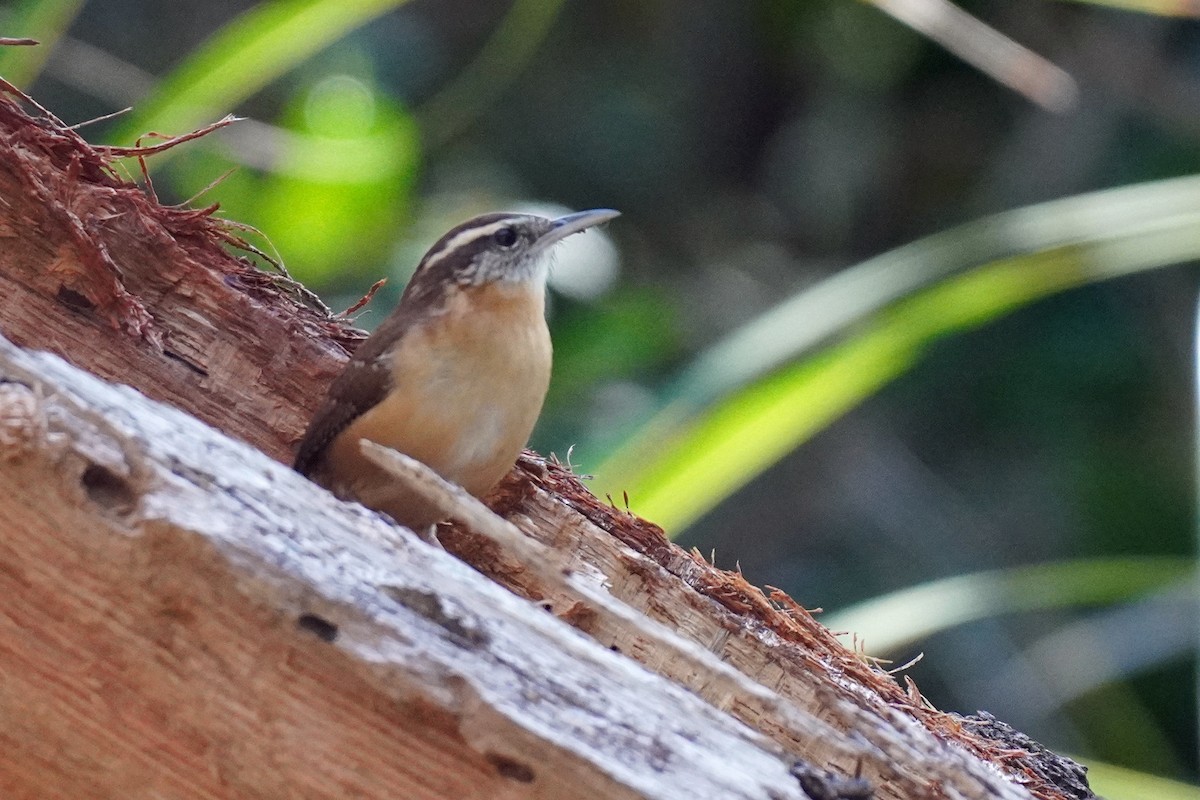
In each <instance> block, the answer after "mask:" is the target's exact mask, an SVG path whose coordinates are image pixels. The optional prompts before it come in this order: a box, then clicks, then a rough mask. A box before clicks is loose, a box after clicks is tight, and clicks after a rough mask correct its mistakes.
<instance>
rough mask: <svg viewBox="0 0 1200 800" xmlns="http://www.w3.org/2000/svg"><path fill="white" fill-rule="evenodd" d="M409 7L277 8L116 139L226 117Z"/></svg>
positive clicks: (257, 10)
mask: <svg viewBox="0 0 1200 800" xmlns="http://www.w3.org/2000/svg"><path fill="white" fill-rule="evenodd" d="M405 2H407V0H273V2H267V3H262V4H261V5H258V6H255V7H254V8H252V9H250V10H249V11H247V12H246V13H244V14H242V15H241V16H239V17H238V18H237V19H235V20H234V21H233V22H231V23H229V24H228V25H226V26H225V27H224V28H222V29H221V30H220V31H218V32H217V33H216V34H214V35H213V36H212V37H211V38H210V39H209V40H208V41H207V42H205V43H204V44H203V45H201V46H200V47H199V48H198V49H197V50H195V51H194V52H193V53H192V54H191V55H190V56H188V58H187V59H186V60H185V61H184V62H183V63H182V64H180V65H179V66H178V67H177V68H176V69H175V70H174V71H173V72H172V73H171V74H170V75H169V76H168V77H167V78H165V79H164V80H163V81H162V82H161V83H160V84H159V85H158V86H157V88H156V89H155V91H154V93H153V94H152V95H151V96H150V97H149V98H147V99H146V100H144V101H143V102H141V103H139V104H138V106H137V108H136V110H135V112H134V113H133V114H132V115H131V116H130V118H129V119H128V120H126V122H125V124H124V125H122V126H121V128H120V130H119V131H118V133H117V134H116V138H115V141H132V140H133V139H135V138H137V137H138V136H140V135H142V134H144V133H147V132H148V131H158V132H163V133H179V132H183V131H189V130H192V129H194V128H196V127H197V126H199V125H200V124H201V123H203V122H208V121H211V120H213V119H216V118H218V117H220V116H223V115H224V114H226V113H227V112H229V111H230V110H231V109H233V108H234V107H235V106H236V105H237V104H238V103H239V102H241V101H242V100H244V99H245V98H246V97H249V96H250V95H252V94H254V93H255V92H257V91H258V90H259V89H261V88H262V87H263V86H265V85H266V84H268V83H270V82H271V81H273V80H275V79H276V78H277V77H279V76H280V75H282V74H283V73H284V72H286V71H287V70H289V69H291V68H292V67H294V66H295V65H297V64H299V63H300V62H302V61H304V60H305V59H307V58H309V57H310V56H312V55H313V54H314V53H316V52H318V51H320V50H322V49H324V48H325V47H327V46H328V45H329V44H331V43H333V42H335V41H337V40H338V39H340V38H341V37H342V36H344V35H345V34H347V33H348V32H350V31H352V30H354V29H355V28H358V27H359V26H361V25H364V24H365V23H367V22H369V21H370V20H372V19H375V18H376V17H378V16H380V15H382V14H383V13H385V12H387V11H390V10H392V9H393V8H396V7H398V6H401V5H404V3H405Z"/></svg>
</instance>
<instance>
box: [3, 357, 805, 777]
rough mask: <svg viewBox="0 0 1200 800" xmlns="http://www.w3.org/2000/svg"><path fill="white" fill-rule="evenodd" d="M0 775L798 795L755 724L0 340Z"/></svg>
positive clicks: (444, 561)
mask: <svg viewBox="0 0 1200 800" xmlns="http://www.w3.org/2000/svg"><path fill="white" fill-rule="evenodd" d="M0 375H2V376H3V379H4V381H5V383H4V384H2V385H0V388H2V391H0V418H2V419H3V426H2V428H0V431H2V436H0V461H2V463H3V469H0V496H3V497H4V498H6V500H5V502H3V503H0V529H2V530H3V531H4V535H3V537H2V538H0V564H2V565H3V569H2V570H0V597H3V598H5V600H4V603H3V606H2V608H3V613H0V675H2V676H3V683H2V684H0V716H2V718H3V719H4V720H5V724H4V725H3V726H0V752H3V753H4V754H5V755H4V757H3V758H0V795H2V796H4V797H6V798H20V797H30V798H33V797H37V798H53V797H71V798H79V797H101V796H103V797H122V798H141V797H145V798H150V797H184V796H187V797H214V798H216V797H238V798H259V797H261V798H279V797H329V798H335V797H336V798H344V797H360V796H361V797H378V798H393V797H406V798H407V797H414V798H418V797H429V798H435V797H437V798H446V797H480V798H483V797H503V796H519V797H579V798H585V797H595V798H620V797H630V798H633V797H663V798H665V797H681V796H688V797H698V798H738V797H744V798H765V797H773V798H802V797H803V794H802V792H801V791H800V788H799V785H798V783H797V782H796V780H795V779H794V778H793V777H791V776H790V775H789V773H788V768H789V761H788V760H787V759H786V758H784V757H782V756H781V755H780V754H778V753H774V752H772V747H771V746H770V743H769V741H768V740H767V739H765V737H762V736H761V735H760V734H757V733H755V732H753V731H752V730H750V729H749V728H747V727H745V726H743V725H741V724H739V723H737V722H735V721H734V720H732V719H731V718H729V717H728V716H727V715H725V714H723V713H721V712H719V711H717V710H716V709H714V708H713V707H712V706H710V705H709V704H707V703H705V702H704V701H702V700H700V699H699V698H697V697H695V696H694V695H692V694H691V693H690V692H688V691H686V690H684V689H682V688H680V687H678V686H676V685H674V684H672V683H671V682H670V681H667V680H665V679H663V678H660V677H658V676H656V675H653V674H652V673H650V672H648V671H646V670H644V669H642V668H641V667H640V666H639V665H637V664H636V663H635V662H633V661H631V660H630V659H628V658H626V657H624V656H621V655H619V654H616V653H613V652H611V651H610V650H609V649H608V648H606V647H603V646H601V645H600V644H597V643H596V642H594V641H591V640H590V639H588V638H587V637H584V636H581V635H580V634H579V633H578V632H576V631H574V630H572V629H571V628H570V627H568V626H566V625H564V624H562V623H561V622H559V621H558V620H556V619H554V618H553V617H552V616H551V615H549V614H547V613H545V612H544V611H542V610H541V609H539V608H538V607H537V606H535V605H533V604H530V603H527V602H525V601H524V600H521V599H520V598H518V597H516V596H514V595H512V594H511V593H509V592H508V591H506V590H504V589H502V588H501V587H499V586H497V585H495V584H494V583H492V582H491V581H489V580H487V579H486V578H484V577H483V576H481V575H479V574H478V573H477V572H475V571H473V570H471V569H470V568H469V567H467V566H466V565H464V564H462V563H461V562H460V561H458V560H457V559H455V558H454V557H453V556H451V555H449V554H447V553H445V552H442V551H440V550H437V549H435V548H433V547H430V546H429V545H426V544H425V543H423V542H420V541H418V540H416V539H415V537H412V536H411V535H409V534H408V533H407V532H405V531H402V530H401V529H398V528H396V527H394V526H391V525H389V524H387V523H386V522H384V521H383V520H382V519H380V518H378V517H376V516H374V515H372V514H370V513H368V512H366V511H364V510H363V509H361V508H360V507H357V506H352V505H348V504H344V503H340V502H338V501H336V500H335V499H334V498H333V497H332V496H331V495H329V494H327V493H325V492H323V491H320V490H317V489H316V488H315V487H314V486H313V485H312V484H311V483H309V482H308V481H306V480H305V479H304V478H302V477H300V476H299V475H296V474H295V473H293V472H291V471H290V470H288V469H286V468H285V467H283V466H281V465H279V464H278V463H276V462H274V461H272V460H270V459H268V458H266V457H265V456H264V455H262V454H261V453H259V452H257V451H256V450H253V449H252V448H249V447H247V446H245V445H242V444H240V443H237V442H234V441H232V440H229V439H227V438H225V437H224V436H222V435H221V434H219V433H218V432H216V431H214V430H212V429H210V428H207V427H205V426H203V425H201V424H200V423H198V422H197V421H196V420H194V419H193V418H191V417H188V416H186V415H184V414H182V413H180V412H178V411H176V410H174V409H171V408H167V407H164V406H161V405H158V404H155V403H153V402H152V401H149V400H147V399H145V398H144V397H142V396H141V395H139V394H138V393H136V392H134V391H133V390H130V389H128V388H124V387H112V386H109V385H107V384H104V383H102V382H100V381H98V380H96V379H94V378H92V377H91V376H88V375H86V374H84V373H81V372H79V371H78V370H76V369H74V368H73V367H70V366H69V365H67V364H65V363H63V362H62V361H60V360H59V359H57V358H56V357H54V356H50V355H47V354H26V353H23V352H21V351H19V350H18V349H17V348H15V347H13V346H12V345H11V344H9V343H7V342H0Z"/></svg>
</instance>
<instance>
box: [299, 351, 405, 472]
mask: <svg viewBox="0 0 1200 800" xmlns="http://www.w3.org/2000/svg"><path fill="white" fill-rule="evenodd" d="M368 341H369V340H368ZM365 344H366V343H365V342H364V344H363V347H360V350H361V349H364V348H365ZM391 385H392V378H391V375H390V373H389V370H388V369H387V367H386V366H385V365H384V364H381V363H380V362H379V361H378V360H377V359H370V360H365V359H360V358H359V357H358V355H357V354H356V355H355V357H354V358H353V359H351V361H350V363H348V364H347V365H346V369H345V370H343V371H342V374H341V375H339V376H337V378H336V379H335V380H334V382H333V384H332V385H331V386H330V387H329V396H328V397H326V398H325V402H324V403H323V404H322V405H321V408H320V409H318V410H317V413H316V415H315V416H313V419H312V422H310V423H309V424H308V430H307V431H306V432H305V434H304V438H303V439H302V440H301V441H300V448H299V449H298V450H297V451H296V461H295V463H294V464H293V467H294V468H295V470H296V471H297V472H299V473H300V474H301V475H309V474H310V473H311V472H312V470H313V468H314V467H315V466H316V465H317V461H318V460H319V459H320V457H321V454H322V453H323V452H324V451H325V448H326V447H328V446H329V443H330V442H332V441H333V440H334V438H336V437H337V435H338V434H339V433H341V432H342V431H344V430H346V428H348V427H349V426H350V423H352V422H354V420H355V419H357V418H358V417H360V416H361V415H362V414H364V413H366V412H367V411H368V410H370V409H371V408H372V407H374V406H375V405H376V404H378V403H379V401H380V400H382V399H383V398H384V397H385V396H387V393H388V391H389V390H390V389H391Z"/></svg>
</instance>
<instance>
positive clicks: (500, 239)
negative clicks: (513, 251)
mask: <svg viewBox="0 0 1200 800" xmlns="http://www.w3.org/2000/svg"><path fill="white" fill-rule="evenodd" d="M492 235H493V237H494V238H495V240H496V244H498V245H500V246H501V247H512V246H513V245H514V244H516V243H517V232H516V231H514V230H513V229H512V228H501V229H500V230H498V231H496V232H495V233H494V234H492Z"/></svg>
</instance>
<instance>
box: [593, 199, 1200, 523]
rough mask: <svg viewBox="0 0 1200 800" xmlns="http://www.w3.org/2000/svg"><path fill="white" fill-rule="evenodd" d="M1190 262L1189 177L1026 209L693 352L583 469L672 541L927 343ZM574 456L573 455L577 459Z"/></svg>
mask: <svg viewBox="0 0 1200 800" xmlns="http://www.w3.org/2000/svg"><path fill="white" fill-rule="evenodd" d="M1198 257H1200V178H1197V177H1188V178H1178V179H1174V180H1169V181H1160V182H1154V183H1148V184H1143V185H1139V186H1133V187H1127V188H1122V189H1113V190H1108V191H1104V192H1096V193H1092V194H1087V195H1080V196H1078V197H1073V198H1068V199H1065V200H1058V201H1054V202H1051V203H1043V204H1040V205H1036V206H1030V207H1027V208H1023V209H1018V210H1015V211H1010V212H1007V213H1004V214H999V215H996V216H993V217H988V218H985V219H982V220H979V221H977V222H973V223H970V224H967V225H963V226H961V227H959V228H956V229H952V230H950V231H947V232H945V233H941V234H937V235H935V236H931V237H928V238H926V239H921V240H918V241H916V242H913V243H912V244H909V245H906V246H904V247H901V248H899V249H897V250H894V251H891V252H889V253H885V254H883V255H881V256H878V257H876V258H873V259H870V260H869V261H866V262H863V263H862V264H859V265H857V266H855V267H851V268H849V269H847V270H845V271H843V272H841V273H839V274H838V275H835V276H833V277H832V278H830V279H828V280H826V281H824V282H823V283H821V284H819V285H817V286H815V287H813V288H812V289H810V290H808V291H805V292H802V293H800V294H799V295H796V296H795V297H793V298H791V299H790V300H788V301H786V302H784V303H783V304H781V305H780V306H778V307H776V308H775V309H772V310H771V311H768V312H767V313H766V314H764V315H762V317H760V318H759V319H756V320H754V321H752V322H751V323H749V324H748V325H746V326H744V327H743V328H741V329H740V330H738V331H735V332H734V333H733V334H732V335H730V336H729V337H727V338H726V339H725V340H723V341H721V342H719V343H717V344H716V345H715V346H713V347H712V348H710V349H709V350H708V351H707V352H705V353H703V354H701V355H700V356H699V357H698V358H697V359H696V360H695V362H694V363H693V364H692V365H691V366H690V367H689V368H688V369H687V370H686V371H685V372H684V373H683V374H682V375H681V376H680V378H679V379H678V380H677V381H676V382H675V384H674V385H673V386H672V387H671V388H670V389H669V390H668V392H667V393H666V401H665V402H664V403H663V405H662V407H661V409H660V410H659V411H658V412H657V413H656V414H655V415H654V416H653V417H651V418H650V419H648V420H646V421H645V422H644V423H643V424H642V425H640V426H639V427H637V429H636V430H634V431H632V432H630V433H628V434H627V436H626V438H625V439H624V441H625V442H626V443H625V444H624V445H623V446H622V447H621V448H619V449H618V450H617V451H616V452H615V453H613V454H612V455H611V456H610V457H609V458H607V459H606V460H605V461H604V462H603V463H602V464H601V466H600V467H599V469H598V470H597V471H596V491H597V492H598V493H599V494H604V493H609V494H612V495H613V496H618V495H620V494H621V492H622V491H628V493H629V496H630V500H631V505H632V508H633V510H635V511H636V512H637V513H639V514H642V515H644V516H646V517H648V518H650V519H653V520H655V522H657V523H659V524H660V525H663V527H664V528H666V529H667V530H669V531H675V532H678V531H679V530H681V529H683V528H685V527H686V526H687V525H688V524H690V523H691V522H693V521H694V520H696V519H697V518H698V517H700V516H701V515H703V514H704V513H706V512H707V511H709V510H710V509H712V508H713V507H714V506H715V505H716V504H717V503H719V502H721V501H722V500H723V499H725V498H726V497H728V496H729V495H730V494H732V493H733V492H735V491H736V490H737V489H739V488H740V487H742V486H744V485H745V484H746V483H747V482H749V481H750V480H752V479H753V478H754V477H755V476H757V475H758V474H760V473H761V472H763V471H764V470H765V469H767V468H768V467H770V466H771V465H772V464H774V463H776V462H777V461H778V460H779V459H780V458H782V457H783V456H785V455H786V454H787V453H789V452H791V451H792V450H793V449H795V448H796V447H798V446H799V445H800V444H802V443H803V442H804V441H806V440H807V439H808V438H809V437H811V436H812V435H813V434H815V433H816V432H817V431H819V430H821V429H822V428H824V427H825V426H826V425H828V424H830V423H831V422H832V421H833V420H835V419H837V418H839V417H840V416H842V415H843V414H845V413H846V412H847V411H849V410H850V409H852V408H854V407H855V406H856V405H857V404H858V403H860V402H862V401H863V400H865V399H866V398H867V397H869V396H871V395H872V394H873V393H874V392H876V391H878V390H879V389H880V388H881V387H883V386H885V385H886V384H887V383H888V382H890V381H891V380H893V379H894V378H896V377H897V376H899V375H901V374H903V373H904V372H905V371H906V370H908V369H910V368H911V367H912V366H913V365H914V364H915V363H916V362H917V361H918V360H919V359H920V357H921V355H922V354H923V353H924V351H925V349H926V348H927V347H928V346H929V345H930V344H931V343H932V342H934V341H935V340H937V339H938V338H940V337H942V336H946V335H950V334H953V333H956V332H961V331H964V330H968V329H971V328H974V327H978V326H979V325H982V324H985V323H987V322H989V321H991V320H993V319H996V318H997V317H999V316H1001V315H1003V314H1007V313H1009V312H1011V311H1013V310H1016V309H1018V308H1021V307H1023V306H1025V305H1028V304H1029V303H1032V302H1034V301H1036V300H1038V299H1040V298H1043V297H1046V296H1049V295H1051V294H1054V293H1056V292H1060V291H1063V290H1065V289H1069V288H1073V287H1077V286H1082V285H1085V284H1088V283H1092V282H1096V281H1101V280H1106V279H1108V278H1113V277H1116V276H1119V275H1126V274H1129V273H1133V272H1138V271H1141V270H1147V269H1153V268H1157V267H1162V266H1166V265H1169V264H1177V263H1180V262H1183V261H1188V260H1191V259H1195V258H1198ZM587 450H588V448H587V447H585V448H584V449H583V454H584V455H585V456H586V455H587Z"/></svg>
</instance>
